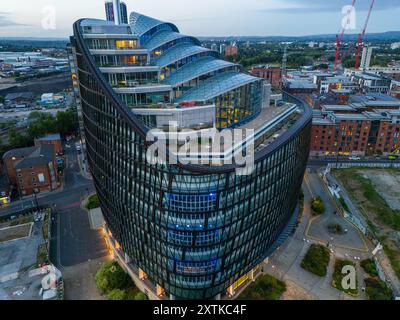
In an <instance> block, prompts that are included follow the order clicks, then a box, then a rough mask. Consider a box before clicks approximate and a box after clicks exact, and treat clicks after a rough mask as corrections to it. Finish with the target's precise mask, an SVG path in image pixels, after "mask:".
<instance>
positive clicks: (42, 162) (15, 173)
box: [3, 144, 57, 196]
mask: <svg viewBox="0 0 400 320" xmlns="http://www.w3.org/2000/svg"><path fill="white" fill-rule="evenodd" d="M3 162H4V166H5V171H6V174H7V177H8V181H9V183H10V185H12V187H13V188H16V189H18V192H19V193H20V194H21V195H24V196H25V195H31V194H33V193H38V192H46V191H52V190H54V189H56V188H57V170H56V158H55V146H54V145H52V144H50V145H48V144H43V145H39V146H35V147H28V148H20V149H14V150H10V151H8V152H6V153H5V154H4V156H3Z"/></svg>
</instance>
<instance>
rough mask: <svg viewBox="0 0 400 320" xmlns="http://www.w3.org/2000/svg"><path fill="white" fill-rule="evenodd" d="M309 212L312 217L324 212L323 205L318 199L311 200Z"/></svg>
mask: <svg viewBox="0 0 400 320" xmlns="http://www.w3.org/2000/svg"><path fill="white" fill-rule="evenodd" d="M311 210H312V212H313V214H314V215H320V214H323V213H324V212H325V204H324V202H323V201H322V199H321V198H320V197H316V198H314V199H312V201H311Z"/></svg>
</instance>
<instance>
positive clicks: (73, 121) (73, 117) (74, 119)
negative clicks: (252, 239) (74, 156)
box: [56, 109, 79, 134]
mask: <svg viewBox="0 0 400 320" xmlns="http://www.w3.org/2000/svg"><path fill="white" fill-rule="evenodd" d="M78 126H79V122H78V114H77V113H76V112H75V110H73V109H68V110H67V111H65V112H60V111H59V112H57V115H56V127H57V131H58V132H59V133H60V134H68V133H73V132H75V131H76V130H77V129H78Z"/></svg>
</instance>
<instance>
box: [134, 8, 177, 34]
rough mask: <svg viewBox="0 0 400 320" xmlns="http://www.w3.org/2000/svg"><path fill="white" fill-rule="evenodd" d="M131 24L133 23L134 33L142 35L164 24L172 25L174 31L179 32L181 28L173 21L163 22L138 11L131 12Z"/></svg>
mask: <svg viewBox="0 0 400 320" xmlns="http://www.w3.org/2000/svg"><path fill="white" fill-rule="evenodd" d="M129 24H130V25H131V28H132V33H133V34H135V35H142V34H144V33H146V32H147V31H149V30H151V29H153V28H154V27H157V26H159V25H162V24H165V25H168V26H170V28H171V30H172V31H175V32H179V29H178V28H177V27H176V26H175V25H174V24H172V23H167V22H163V21H160V20H157V19H154V18H151V17H148V16H145V15H143V14H140V13H137V12H132V13H131V15H130V17H129Z"/></svg>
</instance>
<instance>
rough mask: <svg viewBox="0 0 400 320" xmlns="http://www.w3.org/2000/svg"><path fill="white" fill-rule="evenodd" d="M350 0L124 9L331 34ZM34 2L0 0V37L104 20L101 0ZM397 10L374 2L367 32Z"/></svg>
mask: <svg viewBox="0 0 400 320" xmlns="http://www.w3.org/2000/svg"><path fill="white" fill-rule="evenodd" d="M350 2H351V1H348V0H337V1H335V2H334V3H333V2H327V1H321V0H296V1H291V0H284V1H277V0H264V1H256V0H249V1H246V2H244V1H242V0H236V1H234V2H233V3H232V2H230V3H229V6H228V5H227V1H226V0H218V1H211V0H205V1H203V2H201V3H198V2H197V1H193V3H192V4H191V5H190V6H188V7H190V8H191V9H192V10H191V11H190V12H188V11H187V10H186V8H187V7H186V5H185V6H182V5H180V3H182V0H172V1H171V3H169V4H168V6H167V5H165V3H164V2H163V1H161V0H155V1H153V2H152V3H151V4H149V3H148V1H144V0H137V1H131V0H127V1H126V4H127V7H128V14H129V13H130V12H131V11H138V12H143V13H144V14H150V15H152V16H155V17H157V18H159V19H164V20H168V21H172V22H173V23H179V25H180V26H181V30H182V32H184V33H188V34H193V35H195V36H246V35H247V36H302V35H314V34H335V33H336V32H337V31H338V30H339V28H340V22H341V19H342V17H343V16H342V13H341V9H342V7H343V6H344V5H346V4H347V5H348V4H350ZM369 2H370V1H369V0H360V1H358V4H357V9H358V11H357V12H358V14H357V22H356V28H355V29H354V30H349V31H348V33H359V32H360V29H361V26H362V24H363V22H364V20H365V16H366V9H367V7H368V5H369ZM186 3H187V1H185V4H186ZM35 4H36V5H35V7H34V8H33V9H32V8H31V7H24V6H23V5H22V1H21V0H16V1H13V2H7V3H3V4H2V7H1V10H0V37H46V38H47V37H51V38H53V37H54V38H66V37H68V36H69V35H70V34H71V32H72V30H71V25H72V23H73V22H74V21H76V20H77V19H79V18H81V17H92V18H98V19H104V20H105V12H104V1H103V0H87V1H85V2H79V5H78V2H77V0H71V1H68V2H66V1H64V0H53V1H52V2H50V3H49V2H47V1H45V0H36V1H35ZM72 8H73V9H72ZM60 12H62V14H60ZM215 12H218V14H214V13H215ZM399 14H400V3H398V2H397V1H392V0H384V1H379V2H377V3H376V7H375V10H374V13H373V15H372V17H371V21H370V26H369V30H368V32H369V33H375V32H385V31H397V30H398V29H399V28H398V23H397V18H396V17H397V16H398V15H399ZM293 19H296V21H297V22H298V28H296V30H294V31H293V30H292V28H291V23H288V21H289V22H290V21H293ZM254 21H257V23H254ZM43 23H44V24H45V26H46V27H45V28H43Z"/></svg>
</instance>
